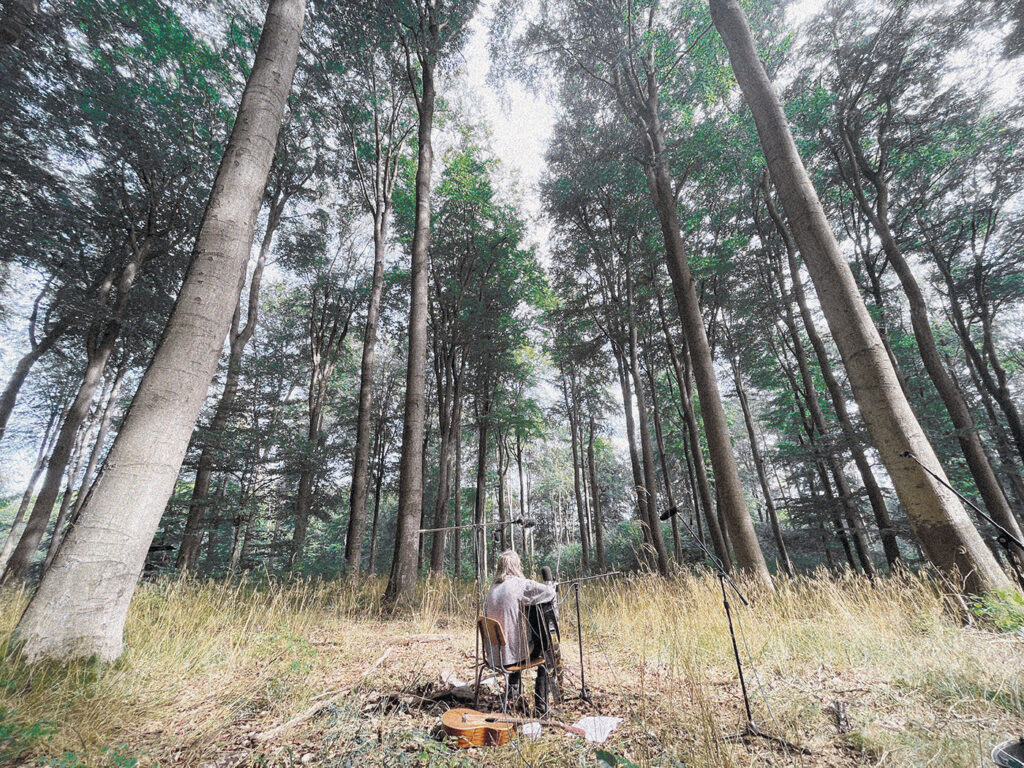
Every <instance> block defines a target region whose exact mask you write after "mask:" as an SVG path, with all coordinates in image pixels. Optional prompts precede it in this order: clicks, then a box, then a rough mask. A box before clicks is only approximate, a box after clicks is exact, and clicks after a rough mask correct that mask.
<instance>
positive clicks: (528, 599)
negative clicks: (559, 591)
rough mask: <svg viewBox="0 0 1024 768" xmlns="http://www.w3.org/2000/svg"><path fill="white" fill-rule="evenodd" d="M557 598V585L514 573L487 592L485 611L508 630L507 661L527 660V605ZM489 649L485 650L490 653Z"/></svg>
mask: <svg viewBox="0 0 1024 768" xmlns="http://www.w3.org/2000/svg"><path fill="white" fill-rule="evenodd" d="M554 599H555V588H554V587H550V586H548V585H547V584H541V583H540V582H539V581H533V579H524V578H521V577H519V576H510V577H509V578H507V579H505V580H504V581H503V582H501V584H494V585H492V586H491V588H490V589H489V590H488V591H487V600H486V601H485V609H484V611H485V614H486V616H487V618H489V619H495V620H496V621H497V622H498V623H499V624H501V628H502V629H503V630H505V649H504V651H503V652H502V654H501V661H502V663H503V664H506V665H507V664H517V663H519V662H522V661H527V660H528V659H527V658H526V656H527V654H528V653H529V652H530V645H529V635H528V632H529V628H528V627H527V626H526V618H525V616H524V614H523V608H525V607H526V606H528V605H539V604H540V603H547V602H550V601H552V600H554ZM487 651H488V649H486V648H485V649H484V653H485V654H486V653H487Z"/></svg>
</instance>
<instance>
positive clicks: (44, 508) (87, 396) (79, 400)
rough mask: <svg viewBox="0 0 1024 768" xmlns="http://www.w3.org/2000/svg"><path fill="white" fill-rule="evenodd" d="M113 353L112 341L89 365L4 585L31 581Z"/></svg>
mask: <svg viewBox="0 0 1024 768" xmlns="http://www.w3.org/2000/svg"><path fill="white" fill-rule="evenodd" d="M113 349H114V339H110V342H109V343H108V344H104V345H103V346H102V347H101V348H100V349H99V350H96V351H95V352H94V354H92V355H91V356H90V359H89V361H88V362H87V363H86V368H85V373H84V375H83V377H82V383H81V385H80V386H79V388H78V394H77V395H76V396H75V399H74V401H73V402H72V404H71V408H70V409H69V410H68V413H67V415H66V416H65V417H64V423H63V424H61V427H60V432H59V433H58V434H57V441H56V443H54V446H53V451H52V452H51V453H50V458H49V460H48V461H47V463H46V474H45V475H44V476H43V485H42V487H41V488H40V489H39V494H38V495H37V496H36V502H35V504H34V505H33V506H32V512H31V514H29V517H28V522H26V523H25V530H24V531H22V534H21V538H20V539H19V540H18V546H16V547H15V548H14V552H12V553H11V559H10V560H9V561H8V562H7V567H6V568H5V569H4V572H3V577H2V578H0V583H4V584H9V583H12V582H14V581H24V580H25V579H27V578H28V574H29V569H30V568H31V567H32V562H33V560H34V558H35V554H36V549H38V547H39V542H40V541H41V540H42V538H43V534H44V533H46V527H47V525H48V524H49V522H50V513H51V512H52V511H53V505H54V503H55V502H56V501H57V497H58V496H59V495H60V487H61V481H62V480H63V478H64V472H65V470H66V469H67V468H68V462H69V461H70V459H71V454H72V452H73V451H74V447H75V439H76V436H77V435H78V430H79V428H80V427H81V426H82V424H83V423H84V422H85V419H86V417H87V416H88V415H89V409H90V408H91V407H92V400H93V397H94V396H95V395H96V389H97V387H98V386H99V383H100V379H101V377H102V376H103V369H104V368H105V367H106V365H107V360H108V359H109V358H110V354H111V352H113Z"/></svg>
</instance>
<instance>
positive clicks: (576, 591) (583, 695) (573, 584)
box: [555, 571, 621, 707]
mask: <svg viewBox="0 0 1024 768" xmlns="http://www.w3.org/2000/svg"><path fill="white" fill-rule="evenodd" d="M618 573H621V571H609V572H608V573H598V574H596V575H594V576H581V577H580V578H578V579H570V580H568V581H559V582H557V583H556V584H555V589H558V587H561V586H568V587H569V588H570V589H571V590H572V591H573V598H574V600H575V602H576V642H577V644H578V645H579V649H580V695H579V700H580V701H583V702H586V703H587V704H589V705H590V706H592V707H593V706H594V700H593V699H592V698H591V697H590V691H589V690H588V689H587V668H586V666H585V665H584V663H583V620H582V618H581V616H580V582H581V581H590V580H591V579H603V578H605V577H607V576H615V575H616V574H618Z"/></svg>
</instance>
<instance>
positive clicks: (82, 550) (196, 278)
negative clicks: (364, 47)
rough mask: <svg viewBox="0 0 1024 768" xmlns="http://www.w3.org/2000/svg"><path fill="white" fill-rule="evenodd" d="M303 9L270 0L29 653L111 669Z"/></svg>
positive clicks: (263, 158)
mask: <svg viewBox="0 0 1024 768" xmlns="http://www.w3.org/2000/svg"><path fill="white" fill-rule="evenodd" d="M304 10H305V3H304V0H271V2H270V7H269V8H268V9H267V17H266V23H265V24H264V28H263V34H262V36H261V37H260V43H259V47H258V49H257V51H256V58H255V61H254V63H253V67H252V70H251V72H250V74H249V78H248V81H247V83H246V87H245V92H244V93H243V94H242V100H241V103H240V105H239V109H238V117H237V119H236V120H235V123H234V126H233V128H232V131H231V136H230V138H229V140H228V144H227V148H226V150H225V153H224V158H223V160H222V161H221V164H220V168H219V169H218V171H217V178H216V180H215V182H214V185H213V192H212V193H211V196H210V202H209V205H208V207H207V209H206V213H205V214H204V216H203V222H202V225H201V227H200V231H199V236H198V238H197V240H196V246H195V253H194V256H193V259H192V264H191V266H190V268H189V272H188V275H187V276H186V278H185V282H184V285H183V286H182V289H181V293H180V295H179V297H178V301H177V304H176V305H175V309H174V312H173V313H172V314H171V317H170V320H169V322H168V326H167V330H166V332H165V334H164V337H163V340H162V341H161V343H160V346H159V347H158V349H157V351H156V355H155V357H154V359H153V362H152V363H151V365H150V367H149V370H147V372H146V374H145V376H144V377H143V379H142V382H141V384H140V385H139V390H138V392H137V394H136V396H135V399H134V401H133V403H132V406H131V408H130V410H129V412H128V415H127V418H126V419H125V421H124V425H123V426H122V428H121V431H120V433H119V434H118V436H117V439H116V440H115V441H114V445H113V447H112V448H111V450H110V454H109V455H108V457H107V460H106V462H105V463H104V467H103V470H102V472H101V474H100V477H99V479H98V480H97V482H96V486H95V488H94V490H93V492H92V494H91V495H90V498H89V500H88V501H87V502H86V504H85V506H84V507H83V508H82V512H81V515H80V517H79V521H78V524H77V525H76V526H75V528H74V529H73V530H72V531H71V532H70V533H69V534H68V537H67V539H66V541H65V543H64V545H63V546H62V547H61V548H60V551H59V552H58V553H57V557H56V558H55V559H54V561H53V565H52V567H51V568H50V570H49V571H47V573H46V575H45V576H44V577H43V580H42V583H41V584H40V586H39V590H38V591H37V592H36V594H35V596H34V597H33V598H32V600H31V602H30V603H29V605H28V607H27V608H26V610H25V612H24V614H23V615H22V617H21V620H20V621H19V622H18V626H17V628H16V630H15V636H16V638H17V640H18V641H19V642H21V643H23V645H22V653H23V654H24V655H25V657H26V658H28V659H30V660H33V659H39V658H41V657H51V658H58V659H68V658H75V657H89V656H96V657H97V658H98V659H100V660H101V661H112V660H113V659H116V658H117V657H118V656H119V655H120V653H121V649H122V643H123V639H122V631H123V628H124V621H125V617H126V615H127V613H128V605H129V603H130V601H131V597H132V595H133V594H134V592H135V585H136V583H137V581H138V578H139V574H140V573H141V571H142V567H143V565H144V563H145V559H146V553H147V552H148V550H149V546H150V543H151V542H152V540H153V535H154V534H155V532H156V529H157V526H158V524H159V521H160V516H161V515H162V514H163V510H164V508H165V507H166V505H167V500H168V498H169V497H170V495H171V492H172V490H173V488H174V483H175V480H176V479H177V476H178V471H179V469H180V467H181V462H182V459H183V458H184V455H185V451H186V450H187V448H188V443H189V438H190V437H191V435H192V431H193V430H194V429H195V423H196V419H197V418H198V416H199V411H200V409H201V408H202V405H203V400H204V399H205V397H206V392H207V390H208V389H209V386H210V381H211V380H212V379H213V374H214V371H215V370H216V367H217V359H218V357H219V356H220V351H221V347H222V346H223V343H224V337H225V336H226V335H227V332H228V326H229V325H230V323H231V315H232V312H233V311H234V307H235V305H236V303H237V298H238V285H239V284H240V283H241V281H242V279H243V277H244V274H245V265H246V261H247V259H248V255H249V249H250V245H251V243H252V236H253V229H254V228H255V225H256V217H257V215H258V213H259V208H260V202H261V200H262V198H263V192H264V188H265V186H266V183H267V175H268V173H269V171H270V164H271V161H272V159H273V155H274V147H275V145H276V142H277V134H278V131H279V130H280V127H281V118H282V116H283V114H284V108H285V102H286V101H287V98H288V93H289V91H290V90H291V83H292V77H293V75H294V72H295V66H296V60H297V54H298V47H299V37H300V34H301V29H302V21H303V15H304Z"/></svg>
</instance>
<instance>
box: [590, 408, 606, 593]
mask: <svg viewBox="0 0 1024 768" xmlns="http://www.w3.org/2000/svg"><path fill="white" fill-rule="evenodd" d="M587 464H588V466H589V467H590V496H591V508H592V509H593V510H594V548H595V555H596V556H597V572H598V573H604V572H605V571H607V570H608V563H607V561H606V560H605V553H604V530H603V526H602V524H601V486H600V485H598V482H597V464H596V462H595V461H594V417H593V416H591V417H590V433H589V436H588V440H587Z"/></svg>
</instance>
